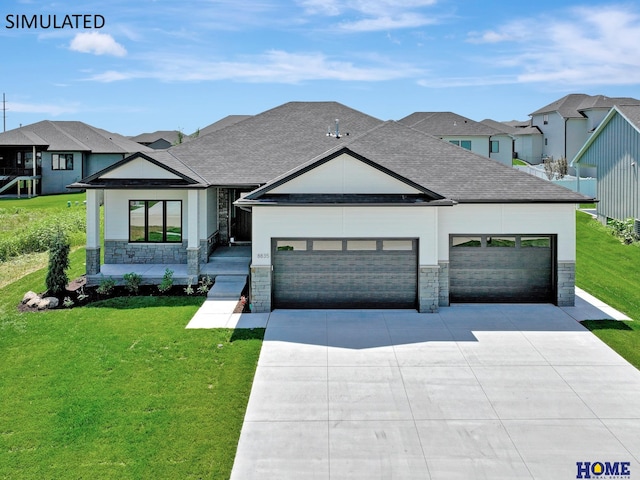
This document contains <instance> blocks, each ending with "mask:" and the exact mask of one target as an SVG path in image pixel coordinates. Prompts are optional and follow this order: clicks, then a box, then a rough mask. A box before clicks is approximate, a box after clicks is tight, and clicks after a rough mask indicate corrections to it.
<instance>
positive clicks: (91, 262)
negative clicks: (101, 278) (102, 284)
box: [86, 247, 100, 275]
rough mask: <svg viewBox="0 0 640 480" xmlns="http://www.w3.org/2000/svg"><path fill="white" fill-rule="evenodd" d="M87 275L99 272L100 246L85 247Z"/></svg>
mask: <svg viewBox="0 0 640 480" xmlns="http://www.w3.org/2000/svg"><path fill="white" fill-rule="evenodd" d="M86 262H87V275H97V274H98V273H100V247H97V248H89V247H87V249H86Z"/></svg>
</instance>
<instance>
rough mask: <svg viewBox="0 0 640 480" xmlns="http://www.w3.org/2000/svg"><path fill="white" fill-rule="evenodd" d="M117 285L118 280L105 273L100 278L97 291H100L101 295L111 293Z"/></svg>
mask: <svg viewBox="0 0 640 480" xmlns="http://www.w3.org/2000/svg"><path fill="white" fill-rule="evenodd" d="M115 286H116V282H115V280H114V279H113V278H111V277H105V276H104V275H102V278H101V279H100V284H99V285H98V288H97V289H96V292H98V293H99V294H100V295H110V294H111V292H113V289H114V288H115Z"/></svg>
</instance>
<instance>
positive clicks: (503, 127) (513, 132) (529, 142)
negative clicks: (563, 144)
mask: <svg viewBox="0 0 640 480" xmlns="http://www.w3.org/2000/svg"><path fill="white" fill-rule="evenodd" d="M480 123H483V124H485V125H488V126H490V127H492V128H495V129H496V130H499V131H501V132H503V133H505V134H507V135H509V136H511V138H513V157H514V158H519V159H520V160H524V161H525V162H527V163H533V164H537V163H540V159H541V158H542V143H543V140H542V138H543V137H542V132H541V131H540V129H539V128H538V127H534V126H531V121H526V122H518V121H511V122H497V121H495V120H490V119H486V120H482V122H480Z"/></svg>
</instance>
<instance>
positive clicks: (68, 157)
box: [51, 153, 74, 170]
mask: <svg viewBox="0 0 640 480" xmlns="http://www.w3.org/2000/svg"><path fill="white" fill-rule="evenodd" d="M62 158H64V165H61V164H60V160H61V159H62ZM73 160H74V159H73V153H52V154H51V170H73ZM54 162H55V163H54Z"/></svg>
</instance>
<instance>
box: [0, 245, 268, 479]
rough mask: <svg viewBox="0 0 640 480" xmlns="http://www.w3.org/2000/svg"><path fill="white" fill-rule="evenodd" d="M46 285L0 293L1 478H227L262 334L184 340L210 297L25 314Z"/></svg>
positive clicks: (76, 258) (34, 279)
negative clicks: (28, 301) (25, 302)
mask: <svg viewBox="0 0 640 480" xmlns="http://www.w3.org/2000/svg"><path fill="white" fill-rule="evenodd" d="M71 257H72V272H70V277H71V278H73V276H74V275H77V274H78V272H81V271H82V270H83V263H82V262H83V259H84V249H81V250H79V251H77V252H74V253H73V254H72V255H71ZM44 277H45V271H44V270H40V271H37V272H35V273H32V274H30V275H28V276H26V277H24V278H23V279H21V280H19V281H17V282H15V283H12V284H11V285H8V286H6V287H4V288H2V289H0V352H2V355H0V478H12V479H13V478H17V479H22V478H24V479H26V478H29V479H31V478H100V479H111V478H113V479H138V478H158V479H165V478H166V479H174V478H180V479H187V478H194V479H196V478H215V479H223V478H228V477H229V475H230V472H231V467H232V465H233V459H234V456H235V451H236V446H237V443H238V438H239V436H240V429H241V427H242V422H243V418H244V413H245V409H246V405H247V401H248V398H249V393H250V390H251V384H252V381H253V376H254V373H255V368H256V364H257V359H258V355H259V352H260V347H261V344H262V337H263V335H264V330H262V329H256V330H236V331H233V330H186V329H185V328H184V327H185V325H186V324H187V323H188V321H189V320H190V318H191V317H192V316H193V314H194V313H195V311H196V310H197V309H198V307H199V306H200V304H201V303H202V301H203V299H202V297H162V296H155V297H138V298H120V299H112V300H107V301H103V302H99V303H95V304H93V305H91V306H88V307H81V308H73V309H70V310H64V309H63V310H52V311H48V312H46V313H45V312H38V313H19V312H18V311H17V309H16V305H17V303H18V302H19V300H20V299H21V298H22V295H23V294H24V292H25V291H27V290H35V291H42V290H44Z"/></svg>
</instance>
